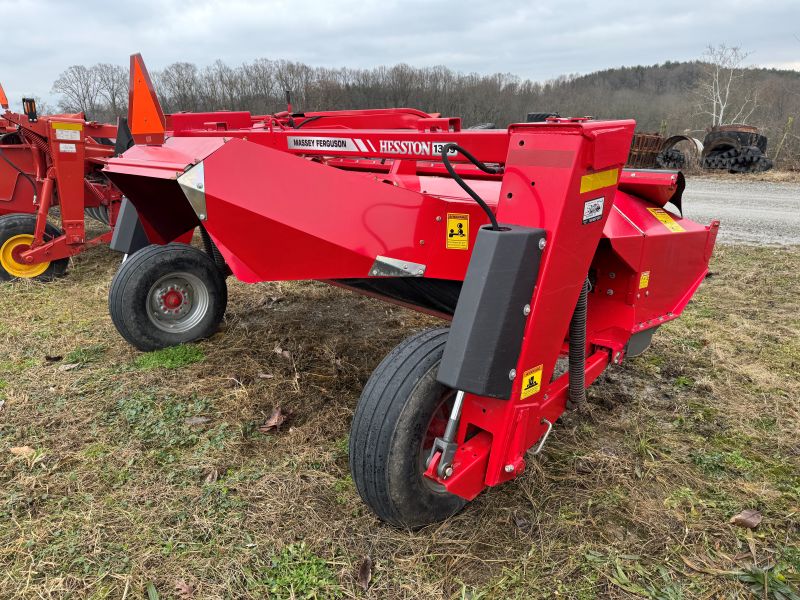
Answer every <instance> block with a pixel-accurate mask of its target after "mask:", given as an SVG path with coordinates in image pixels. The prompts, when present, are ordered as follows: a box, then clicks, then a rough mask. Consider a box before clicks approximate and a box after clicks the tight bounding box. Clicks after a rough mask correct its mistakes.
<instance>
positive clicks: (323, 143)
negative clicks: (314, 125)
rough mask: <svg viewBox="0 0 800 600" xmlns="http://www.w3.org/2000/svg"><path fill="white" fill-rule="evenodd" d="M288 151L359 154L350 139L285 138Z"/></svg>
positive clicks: (357, 148)
mask: <svg viewBox="0 0 800 600" xmlns="http://www.w3.org/2000/svg"><path fill="white" fill-rule="evenodd" d="M286 140H287V142H288V144H289V150H313V151H315V152H320V151H323V152H324V151H325V150H331V151H334V152H342V151H344V152H359V151H360V149H359V147H358V146H356V144H355V142H354V141H353V140H352V139H350V138H340V137H311V136H309V137H299V136H291V135H290V136H288V137H287V138H286Z"/></svg>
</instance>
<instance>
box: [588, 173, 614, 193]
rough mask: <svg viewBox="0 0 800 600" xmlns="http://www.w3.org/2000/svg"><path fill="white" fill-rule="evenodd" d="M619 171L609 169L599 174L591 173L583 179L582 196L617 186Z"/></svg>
mask: <svg viewBox="0 0 800 600" xmlns="http://www.w3.org/2000/svg"><path fill="white" fill-rule="evenodd" d="M618 178H619V169H609V170H608V171H600V172H599V173H590V174H589V175H584V176H583V177H581V194H585V193H586V192H593V191H595V190H599V189H600V188H604V187H609V186H611V185H616V184H617V179H618Z"/></svg>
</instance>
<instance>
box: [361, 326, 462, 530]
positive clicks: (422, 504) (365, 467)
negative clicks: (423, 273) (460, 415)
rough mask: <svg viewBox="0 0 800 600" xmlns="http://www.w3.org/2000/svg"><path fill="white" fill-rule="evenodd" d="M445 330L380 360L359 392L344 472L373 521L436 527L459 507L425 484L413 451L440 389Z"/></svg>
mask: <svg viewBox="0 0 800 600" xmlns="http://www.w3.org/2000/svg"><path fill="white" fill-rule="evenodd" d="M448 331H449V330H448V329H446V328H445V329H432V330H427V331H422V332H420V333H417V334H415V335H412V336H411V337H409V338H407V339H405V340H404V341H403V342H401V343H400V344H399V345H398V346H397V347H395V349H394V350H392V351H391V352H390V353H389V354H388V355H387V356H386V358H384V359H383V361H381V363H380V364H379V365H378V367H377V368H376V369H375V371H373V373H372V375H371V376H370V378H369V381H367V385H366V386H365V387H364V391H363V392H362V393H361V398H360V399H359V401H358V406H357V407H356V412H355V415H354V416H353V425H352V428H351V430H350V473H351V475H352V477H353V481H354V482H355V485H356V489H358V493H359V494H360V495H361V498H362V499H363V500H364V502H366V503H367V505H368V506H369V507H370V508H371V509H372V510H373V511H374V512H375V514H376V515H377V516H378V518H379V519H381V520H382V521H385V522H387V523H389V524H391V525H394V526H397V527H405V528H409V529H414V528H418V527H423V526H425V525H429V524H431V523H436V522H439V521H442V520H444V519H446V518H448V517H450V516H452V515H453V514H455V513H457V512H458V511H459V510H461V509H462V508H463V507H464V505H465V504H466V502H467V501H466V500H464V499H463V498H459V497H458V496H454V495H452V494H449V493H447V492H446V491H444V490H441V491H438V490H435V489H433V487H432V486H430V485H428V484H427V483H426V481H425V480H424V476H423V473H422V469H421V466H420V460H419V458H420V449H421V448H422V443H423V436H424V435H425V433H426V431H427V428H428V424H429V423H430V421H431V418H432V416H433V414H434V412H435V411H436V409H437V408H438V407H439V406H440V405H441V399H442V397H443V394H444V393H445V392H446V388H445V387H444V386H443V385H442V384H440V383H439V382H437V381H436V373H437V371H438V369H439V363H440V362H441V359H442V353H443V352H444V346H445V343H446V342H447V334H448Z"/></svg>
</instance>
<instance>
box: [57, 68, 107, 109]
mask: <svg viewBox="0 0 800 600" xmlns="http://www.w3.org/2000/svg"><path fill="white" fill-rule="evenodd" d="M99 90H100V81H99V78H98V73H97V70H95V69H91V68H89V69H87V68H86V67H84V66H83V65H73V66H71V67H70V68H68V69H67V70H66V71H64V72H63V73H61V75H59V76H58V79H56V81H55V83H54V84H53V90H52V93H55V94H61V100H60V101H59V103H58V106H59V108H60V109H61V110H64V111H70V112H72V111H74V112H82V113H85V114H88V115H92V114H94V112H95V109H96V108H97V99H98V95H99Z"/></svg>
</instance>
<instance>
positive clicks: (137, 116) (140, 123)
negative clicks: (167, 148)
mask: <svg viewBox="0 0 800 600" xmlns="http://www.w3.org/2000/svg"><path fill="white" fill-rule="evenodd" d="M128 100H129V101H128V127H130V130H131V135H133V139H134V141H136V143H137V144H162V143H163V142H164V131H165V130H166V119H165V118H164V111H162V110H161V105H160V104H159V102H158V98H157V96H156V91H155V88H153V83H152V82H151V81H150V75H149V74H148V73H147V67H145V66H144V60H142V55H141V54H133V55H132V56H131V75H130V88H129V91H128Z"/></svg>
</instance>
